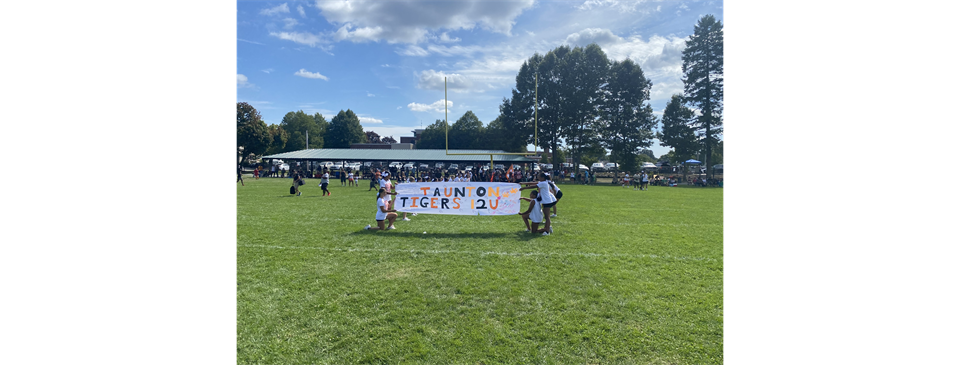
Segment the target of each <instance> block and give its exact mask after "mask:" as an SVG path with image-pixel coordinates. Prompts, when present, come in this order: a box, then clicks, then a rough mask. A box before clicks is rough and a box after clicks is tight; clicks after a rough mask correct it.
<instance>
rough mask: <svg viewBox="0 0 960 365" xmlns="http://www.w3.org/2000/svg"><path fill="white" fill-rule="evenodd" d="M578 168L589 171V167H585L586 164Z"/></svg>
mask: <svg viewBox="0 0 960 365" xmlns="http://www.w3.org/2000/svg"><path fill="white" fill-rule="evenodd" d="M577 168H578V169H580V170H589V169H588V168H587V165H584V164H580V166H577Z"/></svg>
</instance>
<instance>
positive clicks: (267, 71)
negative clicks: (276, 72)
mask: <svg viewBox="0 0 960 365" xmlns="http://www.w3.org/2000/svg"><path fill="white" fill-rule="evenodd" d="M260 71H263V72H264V73H271V72H273V69H272V68H268V69H266V70H260Z"/></svg>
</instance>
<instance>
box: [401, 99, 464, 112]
mask: <svg viewBox="0 0 960 365" xmlns="http://www.w3.org/2000/svg"><path fill="white" fill-rule="evenodd" d="M452 107H453V102H452V101H449V100H448V101H447V108H448V109H449V108H452ZM407 108H410V110H412V111H415V112H430V111H434V112H442V111H443V100H437V101H436V102H434V103H433V104H420V103H410V104H407Z"/></svg>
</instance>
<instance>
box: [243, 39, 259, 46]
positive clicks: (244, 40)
mask: <svg viewBox="0 0 960 365" xmlns="http://www.w3.org/2000/svg"><path fill="white" fill-rule="evenodd" d="M237 40H238V41H241V42H247V43H253V44H259V45H261V46H264V45H265V44H263V43H260V42H254V41H248V40H246V39H241V38H237Z"/></svg>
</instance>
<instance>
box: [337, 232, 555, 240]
mask: <svg viewBox="0 0 960 365" xmlns="http://www.w3.org/2000/svg"><path fill="white" fill-rule="evenodd" d="M350 234H351V235H375V234H383V235H389V236H390V237H398V238H423V239H448V238H453V239H460V240H464V239H489V238H517V239H520V240H524V241H529V240H531V239H535V238H540V237H543V236H541V235H534V234H531V233H530V232H511V233H506V232H501V233H481V232H477V233H473V232H463V233H429V232H427V233H423V232H397V231H395V230H389V231H380V230H360V231H356V232H353V233H350Z"/></svg>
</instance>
